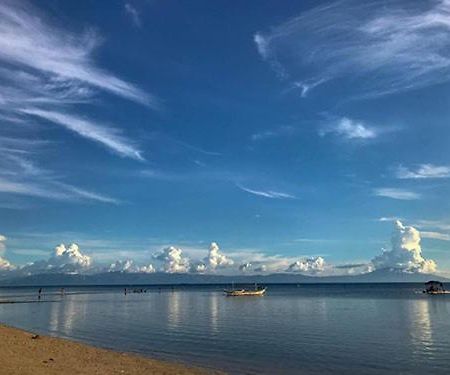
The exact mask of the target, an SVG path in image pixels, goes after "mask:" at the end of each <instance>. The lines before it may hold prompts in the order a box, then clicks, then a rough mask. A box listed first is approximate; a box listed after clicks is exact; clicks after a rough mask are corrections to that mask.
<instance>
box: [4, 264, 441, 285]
mask: <svg viewBox="0 0 450 375" xmlns="http://www.w3.org/2000/svg"><path fill="white" fill-rule="evenodd" d="M435 279H438V280H441V281H444V282H446V281H450V280H449V279H446V278H443V277H440V276H437V275H434V274H426V273H407V272H404V270H402V269H387V268H386V269H381V270H375V271H373V272H368V273H365V274H360V275H351V276H350V275H344V276H307V275H302V274H292V273H274V274H270V275H234V276H229V275H211V274H189V273H172V274H168V273H165V272H155V273H127V272H104V273H97V274H90V275H88V274H62V273H42V274H37V275H31V276H25V277H12V278H6V279H3V280H2V281H1V283H0V285H1V286H32V285H48V286H60V285H70V286H76V285H80V286H82V285H180V284H231V283H242V284H246V283H248V284H250V283H259V284H289V283H307V284H315V283H401V282H417V283H419V282H420V283H422V282H427V281H429V280H435Z"/></svg>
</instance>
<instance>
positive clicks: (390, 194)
mask: <svg viewBox="0 0 450 375" xmlns="http://www.w3.org/2000/svg"><path fill="white" fill-rule="evenodd" d="M373 193H374V194H375V195H376V196H378V197H385V198H392V199H399V200H415V199H420V194H418V193H415V192H413V191H410V190H405V189H398V188H378V189H375V190H374V191H373Z"/></svg>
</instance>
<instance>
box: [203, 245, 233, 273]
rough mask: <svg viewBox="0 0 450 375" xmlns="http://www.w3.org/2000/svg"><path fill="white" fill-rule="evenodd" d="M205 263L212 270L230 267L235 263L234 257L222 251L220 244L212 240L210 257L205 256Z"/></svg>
mask: <svg viewBox="0 0 450 375" xmlns="http://www.w3.org/2000/svg"><path fill="white" fill-rule="evenodd" d="M205 263H206V264H207V266H208V268H209V269H210V270H211V271H214V270H215V269H217V268H225V267H230V266H232V265H233V264H234V262H233V260H232V259H230V258H228V257H226V256H225V255H224V254H222V253H221V252H220V249H219V245H217V243H216V242H211V245H210V246H209V253H208V257H206V258H205Z"/></svg>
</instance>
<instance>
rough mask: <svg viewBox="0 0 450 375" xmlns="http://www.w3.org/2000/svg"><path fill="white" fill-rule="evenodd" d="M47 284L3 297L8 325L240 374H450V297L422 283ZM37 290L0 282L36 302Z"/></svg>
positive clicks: (3, 292) (0, 315)
mask: <svg viewBox="0 0 450 375" xmlns="http://www.w3.org/2000/svg"><path fill="white" fill-rule="evenodd" d="M123 288H124V287H67V288H65V291H66V294H65V296H64V297H61V296H60V293H59V288H44V290H43V296H42V302H48V303H20V304H1V305H0V322H1V323H4V324H7V325H11V326H14V327H18V328H22V329H25V330H30V331H34V332H38V333H42V334H48V335H52V336H58V337H65V338H71V339H74V340H77V341H82V342H85V343H88V344H93V345H96V346H100V347H105V348H111V349H115V350H119V351H127V352H134V353H140V354H143V355H148V356H151V357H154V358H160V359H167V360H175V361H179V362H184V363H187V364H195V365H200V366H205V367H211V368H217V369H222V370H226V371H229V372H230V373H236V374H257V373H258V374H261V373H263V374H275V373H277V374H299V373H302V374H303V373H304V374H319V373H321V374H323V373H331V372H333V373H350V372H352V373H359V374H378V373H391V374H394V373H395V374H398V373H408V374H424V373H432V374H448V373H450V295H441V296H428V295H424V294H422V292H421V291H422V285H421V284H332V285H325V284H318V285H269V286H268V291H267V295H266V296H264V297H225V296H224V295H223V286H175V287H174V288H173V289H172V288H171V287H167V286H166V287H162V288H161V289H160V288H159V287H151V286H142V287H141V286H139V288H143V289H146V293H128V294H127V295H126V296H125V295H124V292H123ZM37 290H38V288H0V300H8V301H29V302H32V301H36V299H37Z"/></svg>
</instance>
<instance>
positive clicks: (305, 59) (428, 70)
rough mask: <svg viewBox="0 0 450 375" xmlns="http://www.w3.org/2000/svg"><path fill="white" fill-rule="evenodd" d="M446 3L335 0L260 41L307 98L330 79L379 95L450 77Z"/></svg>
mask: <svg viewBox="0 0 450 375" xmlns="http://www.w3.org/2000/svg"><path fill="white" fill-rule="evenodd" d="M449 40H450V3H449V2H448V1H445V0H442V1H431V2H428V3H422V2H389V3H386V2H384V1H378V0H375V1H365V2H361V1H357V0H344V1H335V2H333V3H331V4H325V5H321V6H318V7H315V8H313V9H311V10H308V11H305V12H303V13H302V14H300V15H298V16H297V17H294V18H292V19H290V20H287V21H286V22H284V23H282V24H280V25H278V26H275V27H274V28H272V29H271V30H270V31H268V32H258V33H256V34H255V36H254V41H255V43H256V47H257V49H258V52H259V54H260V55H261V57H262V59H264V60H265V61H267V62H268V63H269V64H270V65H271V66H272V68H273V69H274V70H275V71H276V72H277V73H278V74H279V75H280V76H281V77H283V78H287V79H289V80H290V81H293V82H297V83H298V85H299V88H300V90H301V91H302V96H305V95H306V94H307V93H308V91H309V90H310V89H311V88H313V87H319V86H320V85H323V84H325V83H327V82H330V81H335V82H338V83H339V84H340V85H341V90H340V92H346V90H348V92H347V94H346V95H350V96H353V97H354V96H358V97H361V96H362V97H374V96H380V95H386V94H392V93H396V92H401V91H406V90H412V89H416V88H420V87H426V86H430V85H434V84H438V83H442V82H445V81H448V80H449V79H450V48H449V47H450V42H449Z"/></svg>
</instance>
